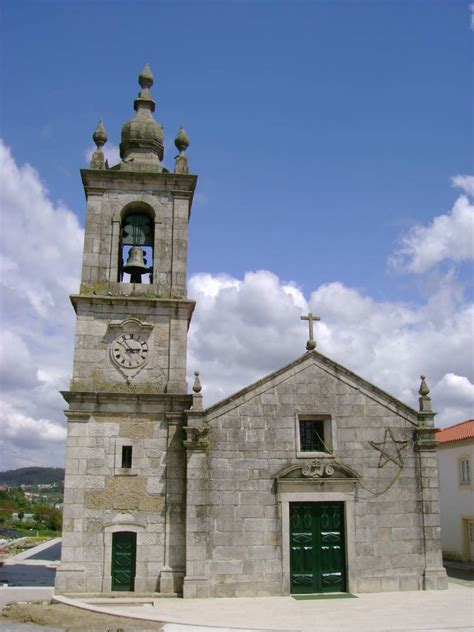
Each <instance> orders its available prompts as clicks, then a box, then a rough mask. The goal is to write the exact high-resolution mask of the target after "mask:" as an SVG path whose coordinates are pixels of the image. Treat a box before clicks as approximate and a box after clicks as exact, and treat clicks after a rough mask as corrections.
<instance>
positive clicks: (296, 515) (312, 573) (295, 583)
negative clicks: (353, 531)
mask: <svg viewBox="0 0 474 632" xmlns="http://www.w3.org/2000/svg"><path fill="white" fill-rule="evenodd" d="M344 545H345V532H344V505H343V503H337V502H332V503H331V502H328V503H291V504H290V581H291V593H293V594H311V593H331V592H345V591H346V571H345V546H344Z"/></svg>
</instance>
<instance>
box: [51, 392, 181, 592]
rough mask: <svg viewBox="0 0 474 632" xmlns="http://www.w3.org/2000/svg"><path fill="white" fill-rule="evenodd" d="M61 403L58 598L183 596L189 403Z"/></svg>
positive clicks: (94, 397) (138, 398)
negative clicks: (64, 424)
mask: <svg viewBox="0 0 474 632" xmlns="http://www.w3.org/2000/svg"><path fill="white" fill-rule="evenodd" d="M64 397H65V399H66V400H67V401H68V402H69V405H70V408H69V410H68V411H67V413H66V415H67V417H68V438H67V458H66V477H65V493H64V514H63V543H62V563H61V566H60V567H59V568H58V571H57V575H56V590H57V592H59V593H63V594H64V593H76V594H80V593H108V592H114V591H123V592H134V593H154V594H156V593H157V592H158V591H160V592H161V593H166V594H178V593H181V592H182V584H183V577H184V566H185V529H184V521H185V498H186V488H185V486H186V466H185V463H186V455H185V449H184V446H183V436H184V431H183V426H184V425H185V424H186V414H185V411H187V410H188V409H189V408H190V407H191V404H192V396H189V395H180V394H164V393H156V394H152V393H141V394H140V393H129V394H126V393H120V394H117V393H104V392H96V393H92V392H76V391H70V392H67V393H64ZM127 459H128V460H127ZM124 568H125V572H124Z"/></svg>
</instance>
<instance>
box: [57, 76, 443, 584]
mask: <svg viewBox="0 0 474 632" xmlns="http://www.w3.org/2000/svg"><path fill="white" fill-rule="evenodd" d="M139 83H140V87H141V90H140V93H139V95H138V97H137V99H135V102H134V106H135V111H136V113H135V116H134V118H133V119H132V120H131V121H129V122H128V123H126V124H125V125H124V126H123V128H122V138H121V144H120V154H121V162H120V163H119V164H118V165H115V166H111V167H109V165H108V164H107V161H106V160H105V157H104V153H103V149H102V148H103V146H104V144H105V143H106V141H107V135H106V132H105V129H104V126H103V124H102V123H100V124H99V126H98V128H97V130H96V131H95V133H94V141H95V143H96V145H97V150H96V151H95V153H94V154H93V156H92V160H91V164H90V167H89V168H88V169H83V170H82V171H81V175H82V181H83V184H84V189H85V194H86V199H87V215H86V228H85V240H84V256H83V268H82V279H81V286H80V291H79V293H78V294H75V295H73V296H71V301H72V304H73V306H74V309H75V312H76V315H77V326H76V337H75V352H74V366H73V377H72V380H71V385H70V389H69V390H68V391H67V392H64V393H63V396H64V398H65V400H66V401H67V403H68V405H69V408H68V410H67V411H66V416H67V419H68V437H67V450H66V479H65V498H64V518H63V545H62V561H61V565H60V567H59V568H58V570H57V574H56V591H57V592H59V593H62V594H84V593H94V594H96V593H115V592H117V591H120V592H122V593H133V594H135V595H136V594H150V593H160V594H164V595H183V596H184V597H233V596H236V597H238V596H253V595H255V596H261V595H287V594H313V593H325V592H337V593H339V592H376V591H393V590H422V589H442V588H446V587H447V578H446V573H445V571H444V568H443V566H442V560H441V549H440V527H439V524H440V521H439V507H438V472H437V461H436V453H435V449H436V443H435V439H434V432H435V429H434V413H433V412H432V411H431V403H430V398H429V390H428V387H427V385H426V382H425V380H424V378H422V381H421V386H420V400H419V401H420V406H419V410H418V411H416V410H414V409H412V408H410V407H408V406H406V405H405V404H403V403H402V402H400V401H398V400H397V399H395V398H394V397H392V396H390V395H389V394H387V393H385V392H384V391H382V390H381V389H379V388H377V387H376V386H374V385H372V384H370V383H369V382H367V381H365V380H364V379H362V378H361V377H359V376H357V375H355V374H354V373H352V372H351V371H349V370H348V369H345V368H344V367H342V366H341V365H339V364H337V363H335V362H333V361H332V360H330V359H329V358H327V357H325V356H323V355H322V354H320V353H319V352H318V351H316V343H315V341H314V337H313V330H312V326H313V321H314V320H316V317H314V316H312V315H311V314H309V315H308V316H305V317H304V319H305V320H309V325H310V333H309V340H308V342H307V349H306V352H305V353H304V354H303V355H301V356H300V357H297V358H296V359H295V360H294V361H293V362H292V363H290V364H288V365H287V366H285V367H283V368H281V369H279V370H277V371H275V372H274V373H272V374H270V375H268V376H266V377H264V378H263V379H261V380H259V381H258V382H256V383H254V384H252V385H250V386H248V387H246V388H244V389H242V390H240V391H239V392H237V393H235V394H234V395H232V396H230V397H228V398H226V399H225V400H223V401H221V402H219V403H217V404H215V405H214V406H211V407H210V408H208V409H206V410H204V409H203V405H202V395H201V384H200V381H199V375H198V374H197V373H196V375H195V381H194V385H193V387H192V391H191V392H189V391H188V386H187V383H186V344H187V332H188V327H189V324H190V321H191V318H192V314H193V310H194V307H195V303H194V301H192V300H191V299H189V298H188V297H187V281H186V275H187V246H188V223H189V220H190V215H191V206H192V200H193V194H194V190H195V186H196V181H197V178H196V176H194V175H190V174H189V169H188V162H187V157H186V156H185V151H186V149H187V146H188V144H189V141H188V138H187V136H186V133H185V132H184V130H183V129H181V130H180V131H179V132H178V135H177V137H176V141H175V142H176V146H177V148H178V150H179V155H178V156H177V157H176V159H175V166H174V171H173V172H169V171H168V170H167V169H165V168H164V167H163V164H162V160H163V131H162V128H161V125H160V124H159V123H157V122H156V121H155V119H154V117H153V112H154V109H155V103H154V101H153V99H152V96H151V92H150V89H151V87H152V85H153V75H152V73H151V70H150V68H149V66H145V68H144V69H143V71H142V73H141V74H140V77H139Z"/></svg>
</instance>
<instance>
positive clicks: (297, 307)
mask: <svg viewBox="0 0 474 632" xmlns="http://www.w3.org/2000/svg"><path fill="white" fill-rule="evenodd" d="M460 199H461V198H460ZM0 206H1V208H2V209H4V213H3V224H2V227H1V230H0V270H1V273H2V283H0V292H1V295H0V306H1V316H0V319H1V327H2V332H3V333H2V339H1V343H2V344H1V347H0V360H1V363H2V373H1V377H2V379H3V383H2V392H1V395H0V452H1V454H2V464H1V466H2V467H3V468H8V467H20V466H24V465H27V464H29V463H31V464H40V465H46V464H54V465H61V464H62V462H63V454H64V443H63V440H64V436H65V425H66V424H65V418H64V415H63V413H62V410H63V408H64V407H65V403H64V401H63V400H62V398H61V396H60V394H59V390H60V389H65V388H67V386H68V382H69V379H70V377H71V372H72V349H73V339H74V324H75V317H74V312H73V309H72V308H71V306H70V304H69V300H68V294H69V293H70V292H74V291H77V289H78V285H79V278H80V261H81V255H82V242H83V231H82V229H81V227H80V226H79V223H78V220H77V218H76V216H75V215H74V213H73V212H72V211H71V210H69V209H67V208H66V207H64V206H63V205H62V204H60V203H53V202H52V201H51V200H50V198H49V196H48V192H47V191H46V189H45V187H44V185H43V184H42V182H41V180H40V178H39V176H38V174H37V173H36V171H35V170H34V169H33V168H32V167H31V166H29V165H23V166H21V167H19V166H17V165H16V164H15V162H14V160H13V158H12V156H11V153H10V151H9V150H8V149H7V148H6V147H5V146H4V145H2V144H1V143H0ZM189 295H190V296H191V297H193V298H195V299H197V308H196V312H195V315H194V318H193V321H192V324H191V328H190V334H189V358H188V367H189V373H190V378H189V379H190V381H191V380H192V373H193V371H194V370H196V369H199V370H200V371H201V379H202V383H203V387H204V389H203V394H204V397H205V401H206V404H207V405H209V404H211V403H212V402H213V401H216V400H217V399H220V398H222V397H224V396H225V395H229V394H231V393H232V392H234V391H235V390H237V389H238V388H240V387H242V386H245V385H247V384H250V383H252V382H253V381H254V380H256V379H258V378H259V377H261V376H263V375H265V374H266V373H269V372H271V371H274V370H276V369H278V368H280V367H281V366H282V365H284V364H285V363H287V362H290V361H292V360H293V359H295V358H296V357H297V356H299V355H300V354H302V353H304V351H305V344H306V340H307V337H308V329H307V323H305V322H302V321H301V320H300V316H301V315H302V314H304V313H307V312H308V311H309V310H311V311H312V312H313V313H315V314H318V315H320V316H321V318H322V320H321V321H320V322H318V323H316V324H315V332H316V339H317V341H318V349H319V350H320V351H321V352H322V353H324V354H326V355H328V356H330V357H332V358H333V359H334V360H336V361H337V362H340V363H341V364H343V365H345V366H347V367H348V368H350V369H352V370H354V371H356V372H357V373H359V374H360V375H362V376H363V377H365V378H366V379H368V380H370V381H372V382H374V383H375V384H377V385H379V386H380V387H382V388H384V389H386V390H388V391H389V392H391V393H393V394H394V395H395V396H397V397H399V398H400V399H402V400H403V401H405V402H407V403H408V404H411V405H413V406H415V407H416V405H417V398H418V394H417V389H418V385H419V375H420V373H424V374H426V375H427V377H428V383H429V385H430V386H431V387H432V399H433V407H434V409H435V410H437V411H438V412H439V413H440V414H439V416H438V418H437V420H438V422H439V423H441V424H448V423H456V422H458V421H461V420H463V419H465V418H468V417H470V416H472V409H471V401H472V400H471V398H472V388H473V387H472V383H473V382H474V379H473V375H472V370H473V369H472V357H471V351H470V350H471V348H472V347H471V345H472V341H471V330H472V319H473V316H474V314H473V311H474V310H473V307H472V306H470V305H468V304H466V303H465V302H463V298H462V292H460V291H459V288H458V287H457V283H456V278H455V276H454V275H453V274H452V273H451V274H448V275H445V276H444V277H442V278H441V279H438V280H437V283H436V285H433V286H432V288H431V291H430V294H429V296H428V297H427V298H426V300H425V302H424V303H422V304H420V305H406V304H403V303H400V302H397V301H393V302H385V303H383V302H377V301H376V300H374V299H373V298H371V297H370V296H367V295H364V294H363V293H361V292H360V291H358V290H357V289H354V288H349V287H347V286H345V285H344V284H343V283H342V282H334V283H327V284H324V285H321V286H320V287H318V288H315V289H314V291H313V292H312V293H311V295H310V297H309V300H307V298H306V297H305V296H304V294H303V292H302V291H301V289H300V288H299V287H298V286H297V284H295V283H293V282H283V281H282V280H280V279H279V278H278V277H277V276H275V275H274V274H272V273H271V272H269V271H265V270H261V271H258V272H248V273H247V274H245V276H244V278H243V279H237V278H234V277H232V276H230V275H225V274H222V275H211V274H198V275H194V276H193V277H191V279H190V281H189ZM191 383H192V382H191Z"/></svg>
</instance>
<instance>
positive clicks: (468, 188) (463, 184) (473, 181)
mask: <svg viewBox="0 0 474 632" xmlns="http://www.w3.org/2000/svg"><path fill="white" fill-rule="evenodd" d="M473 6H474V5H473ZM451 183H452V185H453V187H456V188H458V189H462V190H463V191H464V193H466V195H470V196H473V195H474V176H453V177H452V178H451Z"/></svg>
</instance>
